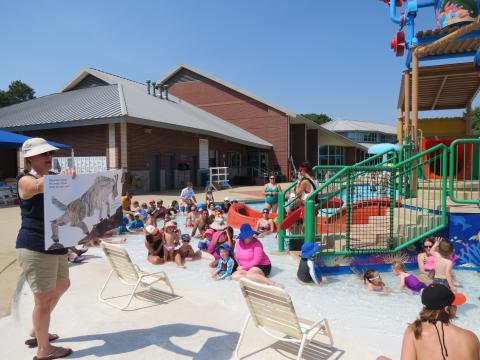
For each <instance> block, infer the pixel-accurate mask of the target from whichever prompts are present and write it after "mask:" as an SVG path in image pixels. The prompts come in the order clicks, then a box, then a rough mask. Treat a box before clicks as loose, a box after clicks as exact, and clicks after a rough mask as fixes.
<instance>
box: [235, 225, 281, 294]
mask: <svg viewBox="0 0 480 360" xmlns="http://www.w3.org/2000/svg"><path fill="white" fill-rule="evenodd" d="M255 235H256V232H255V231H254V230H253V229H252V228H251V227H250V225H248V224H243V225H242V226H241V227H240V234H239V235H238V241H237V243H236V244H235V255H236V257H237V261H238V265H239V266H238V268H237V271H235V272H234V273H233V275H232V279H234V280H239V279H240V278H242V277H246V278H247V279H250V280H252V281H256V282H258V283H261V284H265V285H273V286H278V287H281V285H280V284H278V283H276V282H275V281H273V280H271V279H269V278H268V276H269V275H270V272H271V270H272V263H271V262H270V259H269V258H268V256H267V254H266V253H265V251H264V250H263V245H262V243H261V242H260V241H259V240H258V239H257V238H256V237H255Z"/></svg>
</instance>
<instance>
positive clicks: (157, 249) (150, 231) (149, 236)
mask: <svg viewBox="0 0 480 360" xmlns="http://www.w3.org/2000/svg"><path fill="white" fill-rule="evenodd" d="M145 234H146V235H145V247H146V248H147V250H148V255H147V260H148V262H149V263H151V264H154V265H158V264H163V263H164V262H165V260H164V253H163V239H162V235H161V234H160V231H159V230H158V229H157V228H156V227H154V226H153V225H148V226H147V227H146V228H145Z"/></svg>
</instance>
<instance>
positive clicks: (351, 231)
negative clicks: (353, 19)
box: [278, 0, 480, 272]
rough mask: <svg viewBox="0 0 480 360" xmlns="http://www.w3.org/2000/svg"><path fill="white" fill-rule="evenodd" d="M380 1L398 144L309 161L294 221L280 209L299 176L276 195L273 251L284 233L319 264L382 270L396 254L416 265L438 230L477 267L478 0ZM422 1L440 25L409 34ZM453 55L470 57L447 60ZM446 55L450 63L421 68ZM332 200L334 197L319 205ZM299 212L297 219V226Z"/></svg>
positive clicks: (461, 261) (462, 263)
mask: <svg viewBox="0 0 480 360" xmlns="http://www.w3.org/2000/svg"><path fill="white" fill-rule="evenodd" d="M383 2H385V3H386V4H387V5H388V6H389V15H390V19H391V20H392V21H393V22H394V23H395V24H397V25H398V26H399V31H398V32H397V33H396V35H395V37H394V39H393V40H392V42H391V44H390V45H391V48H392V49H393V50H394V52H395V54H396V55H397V56H404V55H405V59H406V60H405V67H406V68H405V70H404V71H403V74H402V77H401V84H400V92H399V99H398V118H397V121H398V127H397V128H398V134H397V136H398V140H399V146H398V147H390V148H389V149H387V150H385V151H383V152H380V153H377V154H375V155H372V156H370V157H369V158H366V159H365V160H363V161H361V162H359V163H357V164H355V165H352V166H316V167H314V169H313V171H314V175H315V176H316V177H317V179H318V180H319V183H320V184H319V187H318V188H317V189H316V190H315V191H313V192H312V193H310V194H309V195H308V196H307V198H306V199H305V201H304V202H303V208H302V209H301V210H298V213H299V214H301V216H299V217H298V218H296V219H292V216H293V215H292V213H289V214H287V211H286V210H287V209H289V207H290V206H292V205H294V202H295V201H297V200H296V199H294V200H289V201H286V200H285V198H288V193H289V192H290V191H291V190H294V189H295V188H296V186H297V185H298V182H295V183H293V184H292V185H291V186H290V187H287V188H286V189H285V191H284V193H283V194H281V195H280V196H279V210H278V216H279V219H278V221H279V223H283V224H285V223H286V224H287V225H289V226H290V228H287V227H286V226H281V227H280V229H279V236H278V251H279V252H282V251H285V244H289V243H291V242H292V240H296V241H300V242H317V243H318V245H319V246H320V252H319V256H320V257H321V258H322V260H323V264H324V266H325V268H324V269H325V271H326V272H346V271H350V267H351V266H370V267H371V266H375V267H377V268H379V269H382V267H383V268H384V269H388V268H389V267H390V264H391V263H392V261H393V260H395V259H398V260H401V261H403V262H405V263H407V265H408V264H412V265H413V264H415V263H416V253H417V247H418V245H419V242H420V240H422V239H424V238H425V237H428V236H430V235H441V236H445V237H447V238H449V239H451V240H452V241H454V243H455V248H456V254H457V255H458V259H457V260H456V266H458V267H462V268H468V269H476V270H480V200H479V199H480V188H479V179H480V139H479V138H478V135H477V137H475V136H474V134H473V133H472V118H471V114H472V101H473V100H474V98H475V97H476V95H477V93H478V91H479V90H480V76H479V75H480V72H479V70H478V68H477V64H480V60H477V59H480V56H479V55H478V49H479V47H480V18H479V17H478V9H479V3H478V2H477V1H473V0H472V1H461V0H449V1H442V0H436V1H402V0H397V1H393V0H390V1H388V0H384V1H383ZM428 8H430V9H431V10H432V12H431V15H430V16H435V19H436V22H437V24H438V28H437V29H435V30H426V31H424V30H422V31H418V32H416V29H415V20H416V18H417V16H419V14H420V12H422V11H423V12H425V13H427V12H428V11H427V10H428ZM433 13H434V14H433ZM457 58H458V59H460V58H464V59H467V60H468V61H467V62H462V63H452V61H451V60H452V59H457ZM444 59H445V60H447V59H448V60H450V61H449V63H448V64H443V65H434V66H420V63H421V62H427V61H430V60H444ZM449 109H463V110H464V114H463V115H461V116H457V117H454V118H423V119H419V114H420V112H422V111H432V110H449ZM286 195H287V196H286ZM319 199H321V201H319ZM333 199H340V200H341V201H339V202H335V203H333V202H330V205H331V206H324V204H325V202H326V203H327V204H328V203H329V200H333ZM322 201H323V203H322ZM322 204H323V205H322ZM297 220H303V222H302V224H301V225H300V226H298V224H299V222H298V221H297ZM294 224H297V226H295V225H294ZM287 230H288V231H287Z"/></svg>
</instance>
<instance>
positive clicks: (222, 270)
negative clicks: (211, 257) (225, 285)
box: [212, 243, 235, 280]
mask: <svg viewBox="0 0 480 360" xmlns="http://www.w3.org/2000/svg"><path fill="white" fill-rule="evenodd" d="M215 251H216V252H217V254H219V255H220V258H219V259H218V264H217V267H216V268H215V269H214V270H213V272H212V278H213V280H225V279H228V280H230V279H231V275H232V273H233V268H234V266H235V261H234V260H233V250H232V248H231V247H230V246H228V245H227V244H226V243H223V244H221V245H219V246H218V247H217V248H216V249H215Z"/></svg>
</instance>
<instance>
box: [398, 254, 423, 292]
mask: <svg viewBox="0 0 480 360" xmlns="http://www.w3.org/2000/svg"><path fill="white" fill-rule="evenodd" d="M392 271H393V273H394V274H395V275H397V276H399V277H400V284H399V285H398V288H399V289H403V288H407V289H409V290H411V291H413V292H415V293H420V292H422V290H423V289H424V288H425V287H426V286H427V285H426V284H425V283H423V282H421V281H420V280H418V278H417V277H416V276H415V275H413V274H409V273H408V272H406V271H405V265H404V264H403V263H402V262H401V261H398V260H395V261H393V262H392Z"/></svg>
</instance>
